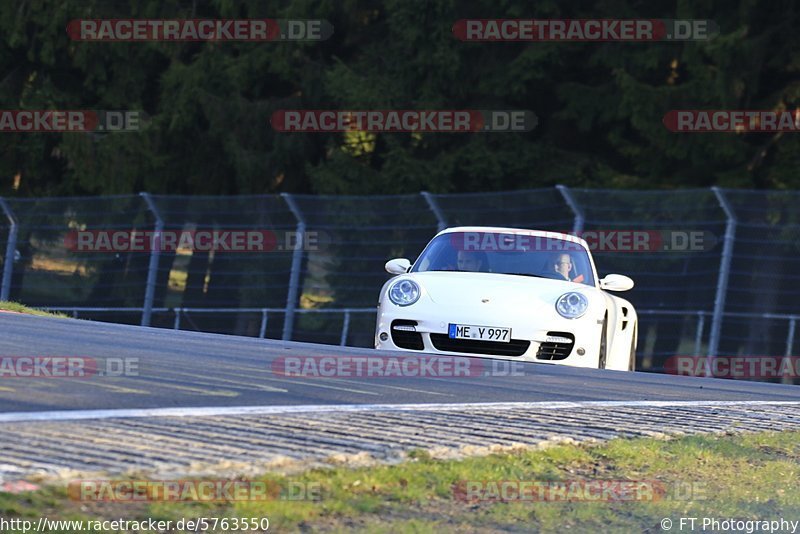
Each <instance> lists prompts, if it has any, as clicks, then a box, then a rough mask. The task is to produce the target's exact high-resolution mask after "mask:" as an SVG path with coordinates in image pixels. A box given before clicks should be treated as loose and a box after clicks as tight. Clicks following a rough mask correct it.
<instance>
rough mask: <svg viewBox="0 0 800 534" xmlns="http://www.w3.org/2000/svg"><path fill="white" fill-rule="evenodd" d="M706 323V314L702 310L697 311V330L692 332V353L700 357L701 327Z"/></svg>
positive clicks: (701, 343)
mask: <svg viewBox="0 0 800 534" xmlns="http://www.w3.org/2000/svg"><path fill="white" fill-rule="evenodd" d="M705 324H706V316H705V314H704V313H703V311H702V310H700V311H698V312H697V331H696V332H695V334H694V355H695V357H700V347H701V346H702V345H703V327H704V326H705Z"/></svg>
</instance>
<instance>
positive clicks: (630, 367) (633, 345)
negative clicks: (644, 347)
mask: <svg viewBox="0 0 800 534" xmlns="http://www.w3.org/2000/svg"><path fill="white" fill-rule="evenodd" d="M635 370H636V328H634V329H633V336H631V358H630V360H629V361H628V371H635Z"/></svg>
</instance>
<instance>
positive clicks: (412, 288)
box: [389, 280, 419, 306]
mask: <svg viewBox="0 0 800 534" xmlns="http://www.w3.org/2000/svg"><path fill="white" fill-rule="evenodd" d="M389 300H391V301H392V302H394V303H395V304H397V305H398V306H409V305H411V304H414V303H415V302H417V301H418V300H419V285H417V283H416V282H414V281H412V280H400V281H399V282H395V283H394V284H392V285H391V287H390V288H389Z"/></svg>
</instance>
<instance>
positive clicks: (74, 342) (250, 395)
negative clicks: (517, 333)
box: [0, 313, 800, 413]
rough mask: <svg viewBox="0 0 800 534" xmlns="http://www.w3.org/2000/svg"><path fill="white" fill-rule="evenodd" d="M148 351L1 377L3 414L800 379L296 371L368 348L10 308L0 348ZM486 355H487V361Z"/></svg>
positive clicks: (530, 370) (571, 371) (637, 395)
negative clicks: (133, 372) (116, 369)
mask: <svg viewBox="0 0 800 534" xmlns="http://www.w3.org/2000/svg"><path fill="white" fill-rule="evenodd" d="M15 356H16V357H20V356H52V357H56V356H82V357H91V358H96V359H97V360H98V361H101V360H105V359H108V358H132V359H134V358H135V359H138V375H137V376H115V377H109V376H92V377H88V378H81V379H75V378H24V377H13V378H10V377H0V413H9V412H38V411H54V410H57V411H62V410H108V409H136V408H143V409H149V408H177V407H224V406H230V407H234V406H239V407H240V406H261V407H264V406H276V407H277V406H303V405H317V406H319V405H345V404H346V405H374V404H381V405H386V404H426V403H448V404H452V403H492V402H580V401H711V400H714V401H716V400H719V401H795V402H796V401H800V387H798V386H791V385H781V384H768V383H756V382H745V381H738V380H722V379H707V378H695V377H685V376H670V375H658V374H652V373H626V372H616V371H603V370H595V369H577V368H570V367H565V366H557V365H548V364H522V367H521V369H522V370H523V371H524V373H523V374H522V376H474V377H457V378H440V377H437V378H430V377H392V378H388V377H381V378H371V377H370V378H368V377H351V378H336V379H333V378H326V377H311V378H309V377H303V378H294V377H286V376H280V375H276V374H275V373H273V371H272V364H273V362H274V361H275V359H276V358H279V357H286V356H372V357H375V356H397V353H389V352H383V351H381V352H379V351H374V350H369V349H357V348H350V347H337V346H327V345H316V344H309V343H297V342H284V341H277V340H263V339H255V338H248V337H239V336H228V335H217V334H206V333H197V332H186V331H174V330H167V329H157V328H143V327H137V326H127V325H116V324H109V323H99V322H91V321H80V320H73V319H56V318H47V317H34V316H28V315H20V314H13V313H0V358H2V357H15ZM482 361H487V360H482Z"/></svg>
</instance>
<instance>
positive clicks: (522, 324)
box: [375, 305, 602, 368]
mask: <svg viewBox="0 0 800 534" xmlns="http://www.w3.org/2000/svg"><path fill="white" fill-rule="evenodd" d="M454 315H455V314H454ZM479 315H482V314H479ZM450 323H457V324H470V325H482V326H493V327H508V328H511V342H498V341H478V340H463V341H462V340H454V339H450V338H449V337H448V326H449V324H450ZM535 323H538V324H535ZM398 326H400V327H403V328H402V329H398V328H397V327H398ZM409 327H413V330H411V329H410V328H409ZM601 329H602V317H601V318H600V320H599V321H597V320H596V318H593V317H590V316H584V317H581V318H580V319H574V320H570V319H564V318H562V317H560V316H559V317H558V318H553V317H550V318H547V319H546V320H539V321H532V320H527V321H525V320H522V319H520V317H519V316H518V315H517V316H513V315H511V314H508V313H498V314H496V315H495V314H491V315H484V316H480V317H476V316H474V315H470V316H467V315H466V314H465V315H461V316H454V317H449V318H447V319H446V320H442V319H441V318H439V319H436V318H420V317H418V316H417V314H414V313H411V310H409V309H403V308H399V307H395V306H391V305H385V306H382V307H380V308H379V310H378V318H377V324H376V329H375V348H377V349H384V350H398V351H405V352H417V353H423V352H427V353H433V354H448V355H453V356H482V357H486V358H494V359H502V360H518V361H527V362H541V363H553V364H561V365H570V366H576V367H594V368H596V367H597V365H598V360H599V352H600V334H601ZM559 338H560V339H559ZM565 339H567V340H569V341H570V342H569V343H565V342H564V340H565Z"/></svg>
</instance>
